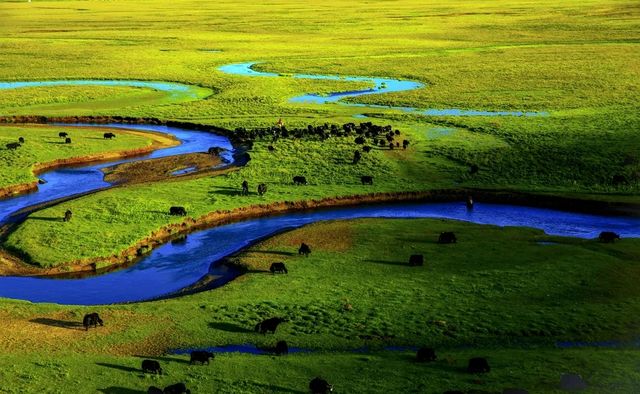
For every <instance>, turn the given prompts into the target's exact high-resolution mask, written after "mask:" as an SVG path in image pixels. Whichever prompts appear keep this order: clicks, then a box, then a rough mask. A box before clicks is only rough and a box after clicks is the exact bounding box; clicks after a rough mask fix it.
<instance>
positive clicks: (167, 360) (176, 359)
mask: <svg viewBox="0 0 640 394" xmlns="http://www.w3.org/2000/svg"><path fill="white" fill-rule="evenodd" d="M135 357H139V358H141V359H145V360H146V359H149V360H158V361H162V362H165V363H178V364H191V363H190V362H189V360H186V359H184V358H179V357H167V356H158V357H149V356H141V355H139V354H136V355H135Z"/></svg>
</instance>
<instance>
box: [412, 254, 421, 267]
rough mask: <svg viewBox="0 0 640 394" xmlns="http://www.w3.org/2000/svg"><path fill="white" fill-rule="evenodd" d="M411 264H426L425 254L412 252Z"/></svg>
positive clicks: (413, 265)
mask: <svg viewBox="0 0 640 394" xmlns="http://www.w3.org/2000/svg"><path fill="white" fill-rule="evenodd" d="M409 265H410V266H412V267H418V266H422V265H424V256H423V255H421V254H412V255H411V256H410V257H409Z"/></svg>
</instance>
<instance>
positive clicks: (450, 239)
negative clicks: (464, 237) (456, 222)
mask: <svg viewBox="0 0 640 394" xmlns="http://www.w3.org/2000/svg"><path fill="white" fill-rule="evenodd" d="M457 241H458V239H457V238H456V235H455V234H454V233H453V232H451V231H444V232H441V233H440V236H439V237H438V243H439V244H454V243H456V242H457Z"/></svg>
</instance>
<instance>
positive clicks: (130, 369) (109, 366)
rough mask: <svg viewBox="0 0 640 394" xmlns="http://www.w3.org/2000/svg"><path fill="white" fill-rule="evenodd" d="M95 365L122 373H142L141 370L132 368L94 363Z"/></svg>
mask: <svg viewBox="0 0 640 394" xmlns="http://www.w3.org/2000/svg"><path fill="white" fill-rule="evenodd" d="M96 365H99V366H101V367H107V368H112V369H117V370H120V371H124V372H139V373H142V372H143V371H142V370H141V369H138V368H134V367H127V366H126V365H118V364H108V363H96Z"/></svg>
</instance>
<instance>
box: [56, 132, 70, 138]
mask: <svg viewBox="0 0 640 394" xmlns="http://www.w3.org/2000/svg"><path fill="white" fill-rule="evenodd" d="M68 136H69V133H67V132H64V131H61V132H59V133H58V137H60V138H67V137H68Z"/></svg>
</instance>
